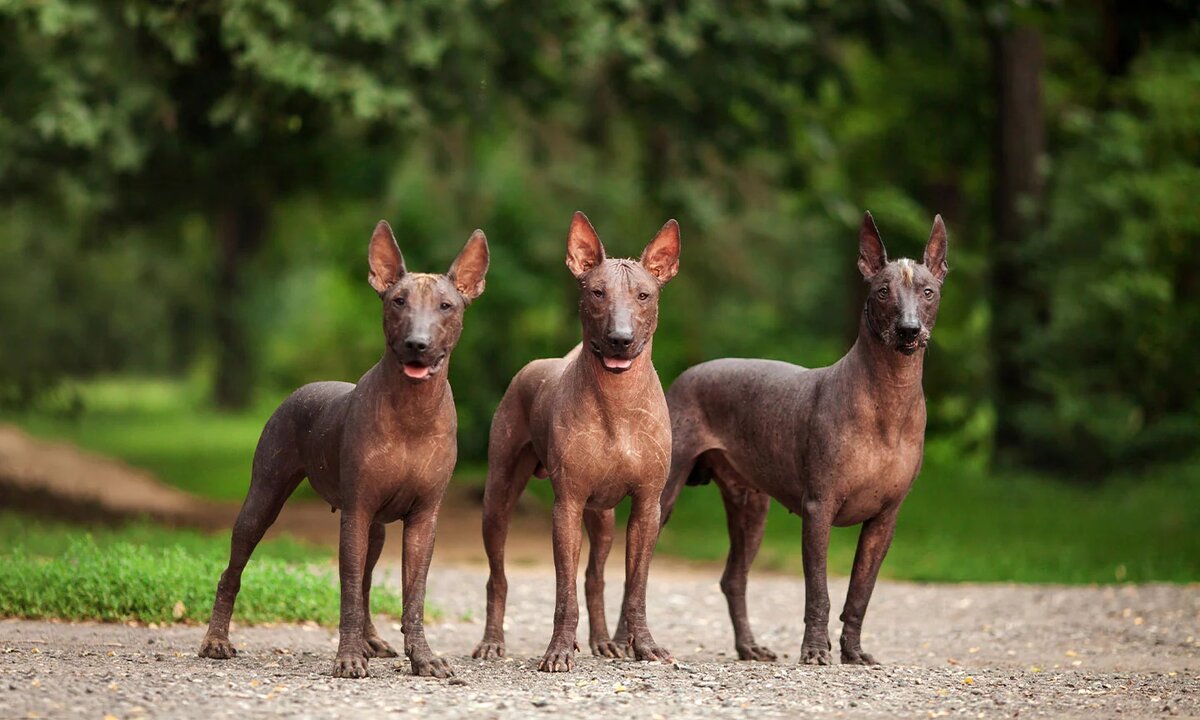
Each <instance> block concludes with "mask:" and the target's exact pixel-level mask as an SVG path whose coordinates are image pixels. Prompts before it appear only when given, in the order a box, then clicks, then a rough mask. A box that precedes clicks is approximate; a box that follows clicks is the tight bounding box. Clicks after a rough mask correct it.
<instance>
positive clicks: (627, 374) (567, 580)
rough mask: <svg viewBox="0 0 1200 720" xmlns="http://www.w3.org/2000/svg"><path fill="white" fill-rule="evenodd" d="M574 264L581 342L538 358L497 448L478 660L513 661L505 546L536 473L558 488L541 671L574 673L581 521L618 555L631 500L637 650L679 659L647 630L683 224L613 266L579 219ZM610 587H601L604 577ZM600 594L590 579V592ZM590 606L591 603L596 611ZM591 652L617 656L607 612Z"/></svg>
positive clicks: (519, 382)
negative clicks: (620, 516)
mask: <svg viewBox="0 0 1200 720" xmlns="http://www.w3.org/2000/svg"><path fill="white" fill-rule="evenodd" d="M567 267H568V268H569V269H570V270H571V272H572V273H573V274H574V275H575V277H576V279H577V280H578V281H579V289H580V302H579V315H580V319H581V321H582V325H583V343H582V345H580V346H577V347H576V348H575V349H574V350H572V351H571V352H570V353H568V354H567V356H566V357H564V358H556V359H547V360H535V361H533V362H531V363H529V364H528V365H526V366H525V367H524V368H523V369H522V370H521V371H520V372H519V373H517V375H516V377H515V378H513V381H512V384H511V385H509V388H508V391H507V392H506V393H505V394H504V399H503V400H501V401H500V406H499V407H498V408H497V409H496V416H495V418H494V419H493V421H492V431H491V439H490V442H489V445H488V478H487V487H486V490H485V492H484V510H483V513H484V514H483V540H484V545H485V547H486V549H487V554H488V561H489V564H490V566H491V574H490V576H489V578H488V583H487V597H488V604H487V627H486V629H485V631H484V635H483V641H482V642H480V643H479V646H478V647H476V648H475V652H474V656H475V657H477V658H492V657H501V656H503V655H504V628H503V626H504V603H505V599H506V597H507V593H508V581H507V579H506V578H505V575H504V542H505V539H506V538H507V536H508V523H509V519H510V517H511V515H512V512H513V509H514V507H515V505H516V501H517V498H518V497H519V496H520V494H521V491H522V490H524V488H525V485H526V483H527V482H528V481H529V477H530V476H531V475H537V476H538V477H543V478H544V477H547V476H548V477H549V478H550V482H551V484H552V486H553V487H554V496H555V499H554V531H553V532H554V570H555V576H556V579H557V592H556V595H555V608H554V633H553V635H552V637H551V639H550V645H549V647H547V649H546V654H545V656H544V657H543V658H542V661H541V664H540V665H539V669H541V670H544V671H546V672H564V671H569V670H571V669H572V668H573V667H574V666H575V651H576V649H577V646H576V642H575V631H576V628H577V626H578V623H579V602H578V600H577V598H576V594H575V583H576V572H577V570H578V565H579V545H580V541H581V537H580V535H581V533H580V522H581V520H585V521H586V522H587V525H588V528H589V530H592V529H594V528H598V527H601V526H603V525H607V535H606V536H604V537H597V536H596V535H593V538H592V544H593V552H596V548H597V547H598V546H599V545H606V546H605V547H603V552H604V553H605V554H606V553H607V552H608V545H611V542H612V535H611V532H612V529H611V528H612V508H613V507H614V506H615V505H616V504H617V503H618V502H620V501H621V499H622V498H624V497H625V496H627V495H628V496H632V499H633V505H632V510H631V513H630V518H629V535H628V543H627V557H626V561H625V568H626V581H625V614H624V617H625V618H626V621H627V623H628V628H629V633H628V634H629V645H631V646H632V649H633V654H634V655H635V656H636V657H637V658H638V659H640V660H656V659H657V660H670V658H671V655H670V653H668V652H667V651H666V650H665V649H663V648H661V647H659V646H658V645H657V644H656V643H655V642H654V639H653V638H652V637H651V636H650V630H649V628H648V627H647V624H646V580H647V574H648V572H649V568H650V557H651V555H652V554H653V552H654V543H655V541H656V540H657V538H658V528H659V501H660V497H661V494H662V489H663V484H664V483H665V482H666V479H667V467H668V464H669V463H670V448H671V431H670V421H669V420H668V417H667V404H666V401H665V399H664V397H663V391H662V385H661V383H660V382H659V380H658V374H657V373H656V372H655V370H654V365H653V364H652V363H651V360H650V347H651V340H652V337H653V335H654V329H655V327H656V326H657V324H658V296H659V290H660V288H661V287H662V286H663V285H665V284H666V283H667V281H669V280H670V279H671V278H672V277H674V276H675V273H676V272H677V271H678V269H679V226H678V225H677V224H676V223H675V221H674V220H670V221H668V222H667V224H666V225H664V226H663V228H662V229H661V230H659V232H658V235H657V236H655V238H654V240H652V241H651V242H650V244H649V245H647V246H646V249H645V251H644V252H643V253H642V257H641V260H640V261H633V260H610V259H606V258H605V255H604V247H603V246H602V245H601V244H600V238H599V237H597V236H596V231H595V230H594V229H593V228H592V225H591V223H589V222H588V220H587V218H586V217H584V215H583V213H575V217H574V219H573V221H572V223H571V230H570V233H569V235H568V239H567ZM600 582H601V583H602V582H603V580H602V579H601V580H600ZM594 589H595V585H594V578H593V577H592V575H591V574H590V572H589V576H588V590H589V592H592V591H593V590H594ZM590 609H591V604H590V603H589V610H590ZM591 621H592V646H593V649H595V648H597V647H601V646H602V647H606V648H608V649H609V653H608V654H616V652H615V651H614V650H613V648H612V645H613V644H612V642H611V640H610V639H609V637H608V630H607V627H606V626H605V623H604V617H603V614H600V615H599V616H597V615H595V614H593V615H592V618H591Z"/></svg>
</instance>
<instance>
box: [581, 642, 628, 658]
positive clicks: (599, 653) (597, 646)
mask: <svg viewBox="0 0 1200 720" xmlns="http://www.w3.org/2000/svg"><path fill="white" fill-rule="evenodd" d="M588 645H589V646H590V647H591V648H592V654H593V655H595V656H596V657H606V658H619V657H625V653H624V652H622V651H621V646H620V645H618V644H617V643H616V642H614V641H612V640H609V639H607V638H603V639H595V638H593V639H591V640H588Z"/></svg>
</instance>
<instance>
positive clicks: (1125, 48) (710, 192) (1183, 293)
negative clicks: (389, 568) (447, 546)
mask: <svg viewBox="0 0 1200 720" xmlns="http://www.w3.org/2000/svg"><path fill="white" fill-rule="evenodd" d="M0 48H2V50H0V87H2V88H3V91H2V92H0V318H2V320H0V405H2V408H3V409H2V418H3V420H4V421H6V422H9V423H14V424H16V425H17V426H20V427H21V428H23V429H24V430H25V431H28V432H31V433H33V434H35V435H38V436H43V437H54V438H62V439H67V440H70V441H72V442H75V443H78V444H80V445H83V446H84V447H87V448H90V449H92V450H95V451H98V452H101V453H104V454H107V455H110V456H114V457H118V458H122V459H124V460H126V461H128V462H129V463H131V464H133V465H135V466H139V467H143V468H146V469H148V470H150V471H152V472H154V473H155V474H156V475H157V476H158V477H159V478H160V479H161V480H162V481H163V482H165V483H168V484H171V485H174V486H178V487H181V488H183V489H186V490H188V491H189V492H192V493H195V494H197V495H198V496H203V497H207V498H214V499H217V500H226V501H236V500H238V499H240V498H241V497H242V496H243V495H244V491H245V487H246V484H247V474H248V467H249V458H250V454H251V453H252V451H253V447H254V443H255V442H256V440H257V434H258V431H259V429H260V428H261V424H262V422H263V421H264V420H265V418H266V417H267V416H268V415H269V413H270V412H271V410H272V409H273V408H274V406H275V405H276V404H277V403H278V402H279V401H280V400H281V399H282V398H283V397H284V396H285V395H286V393H287V392H289V391H290V390H291V389H292V388H294V387H295V386H297V385H299V384H301V383H304V382H308V381H312V380H318V379H343V380H354V379H356V378H357V377H358V376H359V375H360V374H361V373H362V372H363V371H365V370H366V369H367V368H368V367H370V365H371V364H373V363H374V362H375V361H376V360H377V359H378V357H379V355H380V352H381V337H382V335H381V329H380V310H379V301H378V299H377V297H376V296H375V294H374V292H373V291H372V290H371V289H370V288H369V286H368V285H367V283H366V272H367V271H366V257H365V255H366V245H367V240H368V238H369V234H370V231H371V228H372V227H373V225H374V223H375V222H376V221H377V220H378V219H380V218H386V219H388V220H389V221H390V222H391V223H392V225H393V227H394V228H395V231H396V235H397V237H398V240H399V244H400V247H401V249H402V251H403V253H404V255H405V258H406V261H407V264H408V267H409V268H410V269H416V270H423V271H428V270H436V271H444V270H445V269H446V268H447V267H448V266H449V263H450V261H451V260H452V259H453V257H454V255H455V254H456V253H457V251H458V250H459V248H460V247H461V246H462V244H463V243H464V242H465V241H466V239H467V237H468V235H469V233H470V232H471V230H472V229H474V228H476V227H481V228H483V229H484V230H485V231H486V233H487V235H488V238H489V241H490V245H491V250H492V266H491V271H490V274H489V277H488V287H487V291H486V293H485V294H484V295H483V297H482V298H481V299H480V300H479V301H478V302H476V303H475V304H474V305H473V306H472V307H471V308H470V309H469V311H468V317H467V321H466V331H465V334H464V336H463V339H462V342H461V344H460V346H459V348H458V350H457V351H456V352H455V354H454V358H453V368H452V381H453V386H454V392H455V396H456V398H457V401H458V411H459V418H460V427H461V430H460V448H461V451H460V456H461V458H462V460H461V463H460V476H461V477H460V479H459V482H460V483H462V484H465V485H471V484H478V483H479V482H481V477H482V472H483V462H484V460H485V450H486V440H487V430H488V424H489V421H490V419H491V414H492V412H493V410H494V408H495V406H496V403H497V402H498V400H499V398H500V396H501V395H502V393H503V391H504V389H505V387H506V386H507V383H508V381H509V379H510V378H511V377H512V375H513V374H514V373H515V372H516V371H517V370H518V369H519V368H520V367H521V366H522V365H523V364H525V363H526V362H528V361H529V360H531V359H534V358H537V357H544V356H555V355H561V354H562V353H564V352H565V351H567V350H568V349H569V348H570V347H571V346H572V345H573V344H574V343H575V342H577V339H578V334H579V330H578V320H577V316H576V311H575V303H576V296H575V288H574V284H573V282H572V281H571V278H570V276H569V274H568V273H567V271H566V269H565V267H564V265H563V255H564V241H565V235H566V230H567V227H568V225H569V221H570V217H571V213H572V212H573V211H575V210H577V209H579V210H583V211H585V212H586V213H587V214H588V215H589V216H590V218H591V219H592V221H593V223H594V224H595V226H596V227H597V229H598V231H599V233H600V236H601V238H602V239H603V240H604V242H605V244H606V246H607V248H608V250H609V253H610V254H613V255H626V256H636V255H637V254H638V253H639V252H640V251H641V248H642V247H643V246H644V245H645V243H646V242H648V241H649V239H650V238H651V237H652V235H653V233H654V232H655V230H657V228H658V227H659V226H660V225H661V224H662V223H663V222H664V221H665V220H666V219H667V218H668V217H675V218H677V219H678V220H679V222H680V224H681V227H682V234H683V257H682V268H681V272H680V274H679V276H678V278H677V279H676V280H674V281H673V282H672V283H671V284H670V286H668V288H667V289H666V291H665V292H664V294H663V300H662V320H661V325H660V329H659V336H658V340H657V341H656V343H655V348H654V351H655V352H654V361H655V364H656V366H657V367H658V370H659V373H660V375H661V376H662V378H663V381H664V383H668V384H669V383H670V382H671V381H672V380H673V379H674V378H675V377H676V376H677V375H678V374H679V373H680V372H682V371H683V370H684V369H685V368H687V367H688V366H690V365H693V364H695V363H697V362H701V361H704V360H707V359H711V358H716V357H725V356H742V357H769V358H778V359H783V360H787V361H791V362H795V363H798V364H802V365H806V366H819V365H824V364H828V363H830V362H832V361H834V360H836V359H837V358H838V357H839V356H840V355H841V354H842V353H844V352H845V350H846V349H847V348H848V347H849V345H850V343H851V342H852V340H853V338H854V336H855V334H856V332H857V322H858V317H859V314H860V309H861V303H862V299H863V284H862V282H861V279H860V277H859V275H858V272H857V270H856V267H855V260H856V228H857V225H858V222H859V220H860V219H861V216H862V212H863V211H864V210H867V209H869V210H870V211H872V213H873V214H874V216H875V219H876V221H877V223H878V224H879V227H880V229H881V231H882V234H883V238H884V241H885V243H886V245H887V248H888V251H889V253H890V255H892V256H893V257H898V256H909V257H918V258H919V257H920V252H921V248H922V247H923V243H924V241H925V239H926V238H927V237H928V233H929V228H930V224H931V221H932V219H933V216H934V214H935V213H941V214H942V216H943V217H944V218H945V219H946V222H947V225H948V228H949V234H950V252H949V263H950V267H951V273H950V276H949V279H948V281H947V284H946V288H945V294H944V300H943V302H942V310H941V317H940V318H939V322H938V325H937V329H936V331H935V333H934V336H933V342H932V344H931V346H930V348H929V350H928V357H927V363H926V367H927V370H926V378H925V389H926V394H927V397H928V400H929V450H928V457H927V461H926V470H925V473H924V475H923V476H922V478H921V480H920V481H919V482H918V485H917V488H916V489H915V490H914V491H913V495H912V496H911V498H910V500H909V504H908V506H907V507H906V509H905V511H904V512H902V513H901V526H900V531H899V533H898V535H897V541H896V546H895V550H894V551H893V554H892V557H891V558H889V561H888V563H887V564H886V565H885V570H884V572H885V574H888V573H891V574H893V575H897V576H901V577H913V578H919V579H949V580H957V579H976V580H989V579H1010V580H1035V581H1076V582H1077V581H1089V582H1095V581H1102V582H1114V581H1123V580H1176V581H1189V580H1196V579H1200V560H1198V559H1197V558H1200V539H1198V537H1197V536H1198V535H1200V509H1198V508H1200V448H1198V447H1197V440H1198V439H1200V392H1198V391H1200V281H1198V279H1197V266H1198V264H1200V242H1198V239H1200V203H1198V202H1197V200H1196V199H1197V197H1200V53H1198V51H1200V6H1197V5H1196V4H1195V3H1193V2H1188V1H1187V0H1161V1H1155V2H1134V1H1132V0H1094V1H1092V2H1065V1H1064V2H1033V1H1027V2H1005V1H1001V0H991V1H985V2H966V1H958V0H947V1H945V2H933V1H926V0H861V1H857V2H835V1H834V0H746V1H738V2H718V1H715V0H707V1H706V0H696V1H693V2H679V1H667V0H652V1H647V2H633V1H628V0H608V1H606V2H576V1H575V0H537V1H534V2H511V1H505V0H410V1H409V2H404V3H390V2H382V1H373V0H330V1H328V2H326V1H319V2H318V1H311V2H285V1H283V0H214V1H210V2H198V1H189V0H176V1H167V0H162V1H159V2H150V1H148V0H122V1H121V2H108V1H107V0H8V1H7V2H3V3H0ZM711 490H712V488H699V489H696V490H689V491H688V493H686V494H685V498H684V500H683V501H682V503H681V507H680V510H679V512H678V513H677V514H676V518H675V519H674V520H673V521H672V527H671V528H669V529H668V532H667V533H666V534H665V535H664V537H663V545H662V550H663V552H667V553H677V554H683V555H688V556H692V557H697V558H707V559H713V558H719V557H721V556H722V554H723V552H724V549H725V547H726V544H725V542H726V541H725V539H724V533H723V530H722V528H723V527H724V522H723V519H722V516H721V511H720V503H719V500H718V499H717V495H716V493H715V492H710V491H711ZM308 492H311V491H308ZM535 492H537V493H540V495H541V497H543V498H545V497H546V492H545V488H535ZM21 527H23V526H22V525H21V524H20V523H19V522H15V521H14V524H13V525H12V528H14V529H13V531H12V532H13V534H20V533H21V532H23V531H22V530H20V529H19V528H21ZM471 532H475V530H471ZM798 540H799V535H798V522H797V521H796V519H795V518H790V517H787V516H785V515H783V514H782V513H777V514H775V515H773V516H772V521H771V526H770V530H769V535H768V539H767V546H766V550H765V551H764V558H765V560H764V561H763V562H764V563H765V564H766V565H767V566H769V567H776V568H779V569H784V570H794V569H796V568H798V567H799V541H798ZM853 542H854V536H853V534H843V535H839V536H838V537H836V538H835V542H834V552H835V562H834V567H833V570H834V571H840V572H846V571H847V570H848V567H849V557H850V553H852V551H853ZM839 562H840V563H841V564H839ZM843 565H844V567H843Z"/></svg>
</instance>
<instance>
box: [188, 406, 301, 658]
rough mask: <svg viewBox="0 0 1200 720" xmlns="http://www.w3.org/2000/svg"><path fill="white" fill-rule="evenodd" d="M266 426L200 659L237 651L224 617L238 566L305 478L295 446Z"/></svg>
mask: <svg viewBox="0 0 1200 720" xmlns="http://www.w3.org/2000/svg"><path fill="white" fill-rule="evenodd" d="M271 430H272V428H271V427H270V424H268V429H267V430H264V431H263V439H262V440H261V441H259V445H258V449H257V450H256V451H255V453H254V466H253V469H252V472H251V480H250V490H249V492H247V494H246V501H245V502H244V503H242V509H241V511H240V512H238V517H237V522H236V523H234V526H233V538H232V540H231V542H230V547H229V566H228V567H226V568H225V572H223V573H221V580H220V582H219V583H217V597H216V600H215V601H214V602H213V610H212V619H211V620H209V622H208V632H207V633H205V635H204V640H203V642H202V643H201V644H200V657H206V658H213V659H217V660H225V659H228V658H231V657H233V656H235V655H237V651H236V650H235V649H234V648H233V644H232V643H230V642H229V620H230V618H231V617H232V616H233V604H234V601H235V600H237V594H238V590H240V589H241V587H242V570H244V569H245V567H246V563H247V562H249V560H250V555H251V554H252V553H253V552H254V548H255V547H257V545H258V543H259V541H260V540H262V537H263V534H264V533H266V531H267V528H269V527H271V524H272V523H274V522H275V519H276V518H278V517H279V511H280V510H281V509H282V508H283V504H284V502H286V501H287V499H288V498H289V497H291V494H292V493H293V492H294V491H295V490H296V487H297V486H298V485H299V484H300V481H301V480H303V479H304V470H303V468H302V467H301V464H300V460H299V457H298V455H297V453H296V451H295V449H294V448H293V447H291V446H288V445H281V444H279V443H278V441H279V438H277V437H275V436H273V435H270V434H269V433H270V432H271ZM275 448H280V449H281V450H282V452H276V451H275V450H274V449H275ZM268 456H269V457H268Z"/></svg>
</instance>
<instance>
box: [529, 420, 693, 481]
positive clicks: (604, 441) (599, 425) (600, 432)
mask: <svg viewBox="0 0 1200 720" xmlns="http://www.w3.org/2000/svg"><path fill="white" fill-rule="evenodd" d="M581 415H582V416H576V417H573V418H562V420H563V422H560V423H557V424H556V425H555V426H554V427H553V428H552V429H551V432H550V433H549V437H548V443H547V447H546V453H545V454H546V458H545V459H546V461H547V462H546V466H547V468H548V469H549V470H550V472H551V475H555V474H556V471H557V474H558V475H559V476H561V477H564V478H568V479H571V480H572V481H573V482H581V483H586V484H588V485H589V486H591V487H592V488H593V491H594V492H602V491H603V490H604V489H606V488H611V489H612V490H613V491H614V492H617V491H619V492H620V493H621V496H622V497H623V496H624V494H626V492H628V491H629V490H630V489H631V487H633V486H637V485H642V484H651V485H653V484H658V485H661V484H662V483H663V482H664V481H665V479H666V475H667V469H668V467H669V465H670V462H671V435H670V428H669V425H668V422H667V419H666V408H665V407H664V408H662V409H661V412H654V409H653V408H637V409H635V410H633V411H629V412H624V413H621V414H614V415H610V416H603V415H600V414H598V413H588V414H581Z"/></svg>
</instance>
